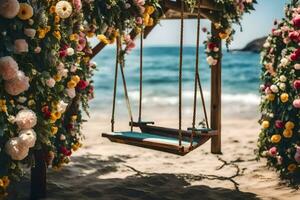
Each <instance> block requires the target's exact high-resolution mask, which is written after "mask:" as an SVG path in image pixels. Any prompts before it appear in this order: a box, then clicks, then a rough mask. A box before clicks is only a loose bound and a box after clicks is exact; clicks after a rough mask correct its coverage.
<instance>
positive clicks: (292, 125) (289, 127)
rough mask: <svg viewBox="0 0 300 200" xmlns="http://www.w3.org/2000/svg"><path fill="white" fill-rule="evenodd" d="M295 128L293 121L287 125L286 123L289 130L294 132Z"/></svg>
mask: <svg viewBox="0 0 300 200" xmlns="http://www.w3.org/2000/svg"><path fill="white" fill-rule="evenodd" d="M294 127H295V124H294V123H293V122H291V121H288V122H287V123H285V128H286V129H288V130H292V129H293V128H294Z"/></svg>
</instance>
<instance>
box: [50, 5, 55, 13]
mask: <svg viewBox="0 0 300 200" xmlns="http://www.w3.org/2000/svg"><path fill="white" fill-rule="evenodd" d="M49 12H50V13H51V14H53V13H55V6H51V7H50V10H49Z"/></svg>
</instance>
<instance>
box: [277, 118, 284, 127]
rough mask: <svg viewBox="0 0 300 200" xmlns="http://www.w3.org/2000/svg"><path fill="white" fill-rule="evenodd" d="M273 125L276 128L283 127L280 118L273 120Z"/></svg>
mask: <svg viewBox="0 0 300 200" xmlns="http://www.w3.org/2000/svg"><path fill="white" fill-rule="evenodd" d="M275 127H276V128H278V129H280V128H283V127H284V123H283V121H281V120H276V121H275Z"/></svg>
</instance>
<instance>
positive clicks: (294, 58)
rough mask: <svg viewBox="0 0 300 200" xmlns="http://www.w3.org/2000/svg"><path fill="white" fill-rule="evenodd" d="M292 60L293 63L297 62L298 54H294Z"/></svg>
mask: <svg viewBox="0 0 300 200" xmlns="http://www.w3.org/2000/svg"><path fill="white" fill-rule="evenodd" d="M290 59H291V60H292V61H296V60H297V59H298V56H297V54H296V53H292V54H291V56H290Z"/></svg>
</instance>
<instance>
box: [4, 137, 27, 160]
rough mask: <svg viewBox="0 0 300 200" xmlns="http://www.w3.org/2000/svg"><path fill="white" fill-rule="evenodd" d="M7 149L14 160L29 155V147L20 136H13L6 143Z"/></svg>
mask: <svg viewBox="0 0 300 200" xmlns="http://www.w3.org/2000/svg"><path fill="white" fill-rule="evenodd" d="M5 151H6V153H7V154H8V155H9V156H10V157H11V159H13V160H23V159H24V158H26V157H27V156H28V152H29V148H26V147H25V146H23V145H22V142H21V140H20V138H19V137H14V138H11V139H9V140H8V141H7V143H6V144H5Z"/></svg>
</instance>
